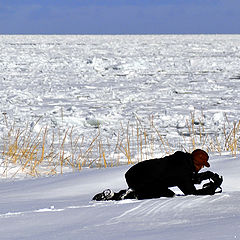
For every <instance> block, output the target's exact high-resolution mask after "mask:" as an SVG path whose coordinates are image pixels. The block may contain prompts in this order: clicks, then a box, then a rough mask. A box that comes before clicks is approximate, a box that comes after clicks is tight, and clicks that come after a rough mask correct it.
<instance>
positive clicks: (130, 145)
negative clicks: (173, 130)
mask: <svg viewBox="0 0 240 240" xmlns="http://www.w3.org/2000/svg"><path fill="white" fill-rule="evenodd" d="M4 117H5V122H6V129H7V131H6V132H7V133H6V135H5V136H4V139H3V149H2V163H1V166H0V167H1V168H2V169H4V170H3V171H2V176H4V177H15V176H16V175H17V174H18V173H24V174H26V175H30V176H33V177H37V176H41V175H54V174H57V173H63V172H64V171H66V170H71V171H80V170H81V169H82V168H83V167H104V168H106V167H113V166H119V165H120V164H133V163H135V162H138V161H142V160H145V159H149V158H154V157H156V153H159V152H160V153H161V154H162V155H168V154H171V153H173V152H174V150H176V149H174V148H173V147H171V146H170V144H169V142H168V139H167V138H166V136H164V135H163V134H161V132H160V130H159V129H158V127H157V126H156V125H155V124H154V118H153V116H152V117H150V118H149V120H148V123H147V124H146V123H144V122H143V121H142V120H141V119H139V118H138V117H136V122H135V123H134V124H130V123H128V124H127V125H126V126H123V125H122V124H121V128H120V129H119V131H118V132H117V134H115V135H116V140H115V142H116V143H115V144H112V143H111V144H110V143H109V139H106V138H104V137H103V134H102V133H101V129H100V128H98V130H97V132H96V135H95V137H93V138H92V139H91V140H90V141H87V140H86V139H85V137H84V136H83V135H78V134H77V133H75V131H74V128H69V129H65V130H60V129H58V130H54V129H50V128H49V127H48V126H45V127H42V128H41V129H40V130H38V131H36V129H35V126H31V127H30V126H28V125H27V126H26V128H25V129H23V130H22V129H21V130H20V129H18V128H16V127H15V126H14V124H13V125H12V126H10V124H9V123H8V122H7V120H6V116H4ZM39 121H40V119H38V120H37V121H36V124H37V123H38V122H39ZM196 122H197V123H198V124H196ZM186 126H187V129H188V133H187V134H186V135H187V136H184V135H183V141H182V143H181V144H179V146H178V149H179V148H180V149H182V150H186V151H189V152H191V151H192V150H194V149H196V148H202V149H205V150H206V151H208V152H218V153H220V154H221V153H223V152H226V151H227V152H231V153H232V155H234V156H236V154H237V153H238V152H239V137H240V121H238V122H234V123H232V124H231V123H229V122H228V121H226V124H225V126H224V128H223V129H222V131H221V134H219V135H217V136H216V135H213V134H208V133H206V131H205V128H204V123H203V119H197V121H196V119H195V116H194V114H191V118H190V120H189V121H187V122H186ZM112 141H113V139H111V142H112Z"/></svg>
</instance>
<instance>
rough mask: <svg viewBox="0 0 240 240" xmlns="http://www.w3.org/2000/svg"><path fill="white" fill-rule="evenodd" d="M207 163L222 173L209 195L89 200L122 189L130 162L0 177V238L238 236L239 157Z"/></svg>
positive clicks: (214, 239)
mask: <svg viewBox="0 0 240 240" xmlns="http://www.w3.org/2000/svg"><path fill="white" fill-rule="evenodd" d="M210 162H211V168H210V170H212V171H214V172H218V173H219V174H220V175H223V177H224V182H223V192H222V193H220V194H216V195H214V196H177V197H174V198H160V199H151V200H141V201H137V200H124V201H120V202H113V201H110V202H93V201H91V198H92V196H93V195H94V194H95V193H97V192H100V191H102V190H104V189H105V188H112V189H113V190H116V191H117V190H119V189H124V188H126V187H127V186H126V183H125V180H124V173H125V172H126V171H127V169H128V168H129V166H123V167H118V168H108V169H84V170H83V171H81V172H79V173H66V174H64V175H61V176H60V175H59V176H55V177H44V178H38V179H25V180H20V181H9V180H8V181H6V180H2V181H1V183H0V195H1V197H0V236H1V240H7V239H9V240H19V239H24V240H30V239H31V240H32V239H34V240H40V239H41V240H49V239H58V240H61V239H64V240H66V239H69V240H73V239H83V240H84V239H90V240H95V239H96V240H99V239H102V240H108V239H109V240H112V239H116V240H118V239H119V240H120V239H137V240H138V239H143V240H145V239H153V240H155V239H164V240H168V239H176V240H177V239H204V240H207V239H209V240H210V239H211V240H219V239H224V240H229V239H238V238H239V237H240V208H239V202H240V186H239V182H240V176H239V171H238V169H239V168H240V161H239V156H238V158H237V159H236V158H233V157H232V156H217V155H215V156H211V160H210Z"/></svg>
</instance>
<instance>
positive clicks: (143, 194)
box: [135, 186, 175, 199]
mask: <svg viewBox="0 0 240 240" xmlns="http://www.w3.org/2000/svg"><path fill="white" fill-rule="evenodd" d="M135 195H136V197H137V199H151V198H160V197H174V196H175V193H174V192H173V191H171V190H170V189H168V188H151V187H149V186H145V187H142V188H138V189H135Z"/></svg>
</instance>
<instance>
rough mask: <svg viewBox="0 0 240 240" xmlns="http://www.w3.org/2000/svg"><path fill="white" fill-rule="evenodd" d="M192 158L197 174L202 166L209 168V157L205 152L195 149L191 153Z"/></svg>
mask: <svg viewBox="0 0 240 240" xmlns="http://www.w3.org/2000/svg"><path fill="white" fill-rule="evenodd" d="M192 157H193V163H194V166H195V168H196V171H197V172H199V171H200V170H201V169H202V168H203V167H204V166H206V167H210V164H209V162H208V159H209V156H208V154H207V153H206V152H205V151H203V150H201V149H196V150H194V151H193V152H192Z"/></svg>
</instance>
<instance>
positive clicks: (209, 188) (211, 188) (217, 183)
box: [203, 173, 223, 195]
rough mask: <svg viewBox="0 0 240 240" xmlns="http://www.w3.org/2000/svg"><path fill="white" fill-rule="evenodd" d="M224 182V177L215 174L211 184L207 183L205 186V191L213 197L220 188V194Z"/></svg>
mask: <svg viewBox="0 0 240 240" xmlns="http://www.w3.org/2000/svg"><path fill="white" fill-rule="evenodd" d="M222 182H223V177H222V176H221V177H220V176H219V175H218V174H217V173H214V174H213V176H212V177H211V180H210V182H209V183H205V184H204V185H203V189H205V191H206V192H209V194H211V195H213V194H215V193H216V190H217V189H218V188H219V189H220V190H219V191H218V193H219V192H222V188H221V184H222Z"/></svg>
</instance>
